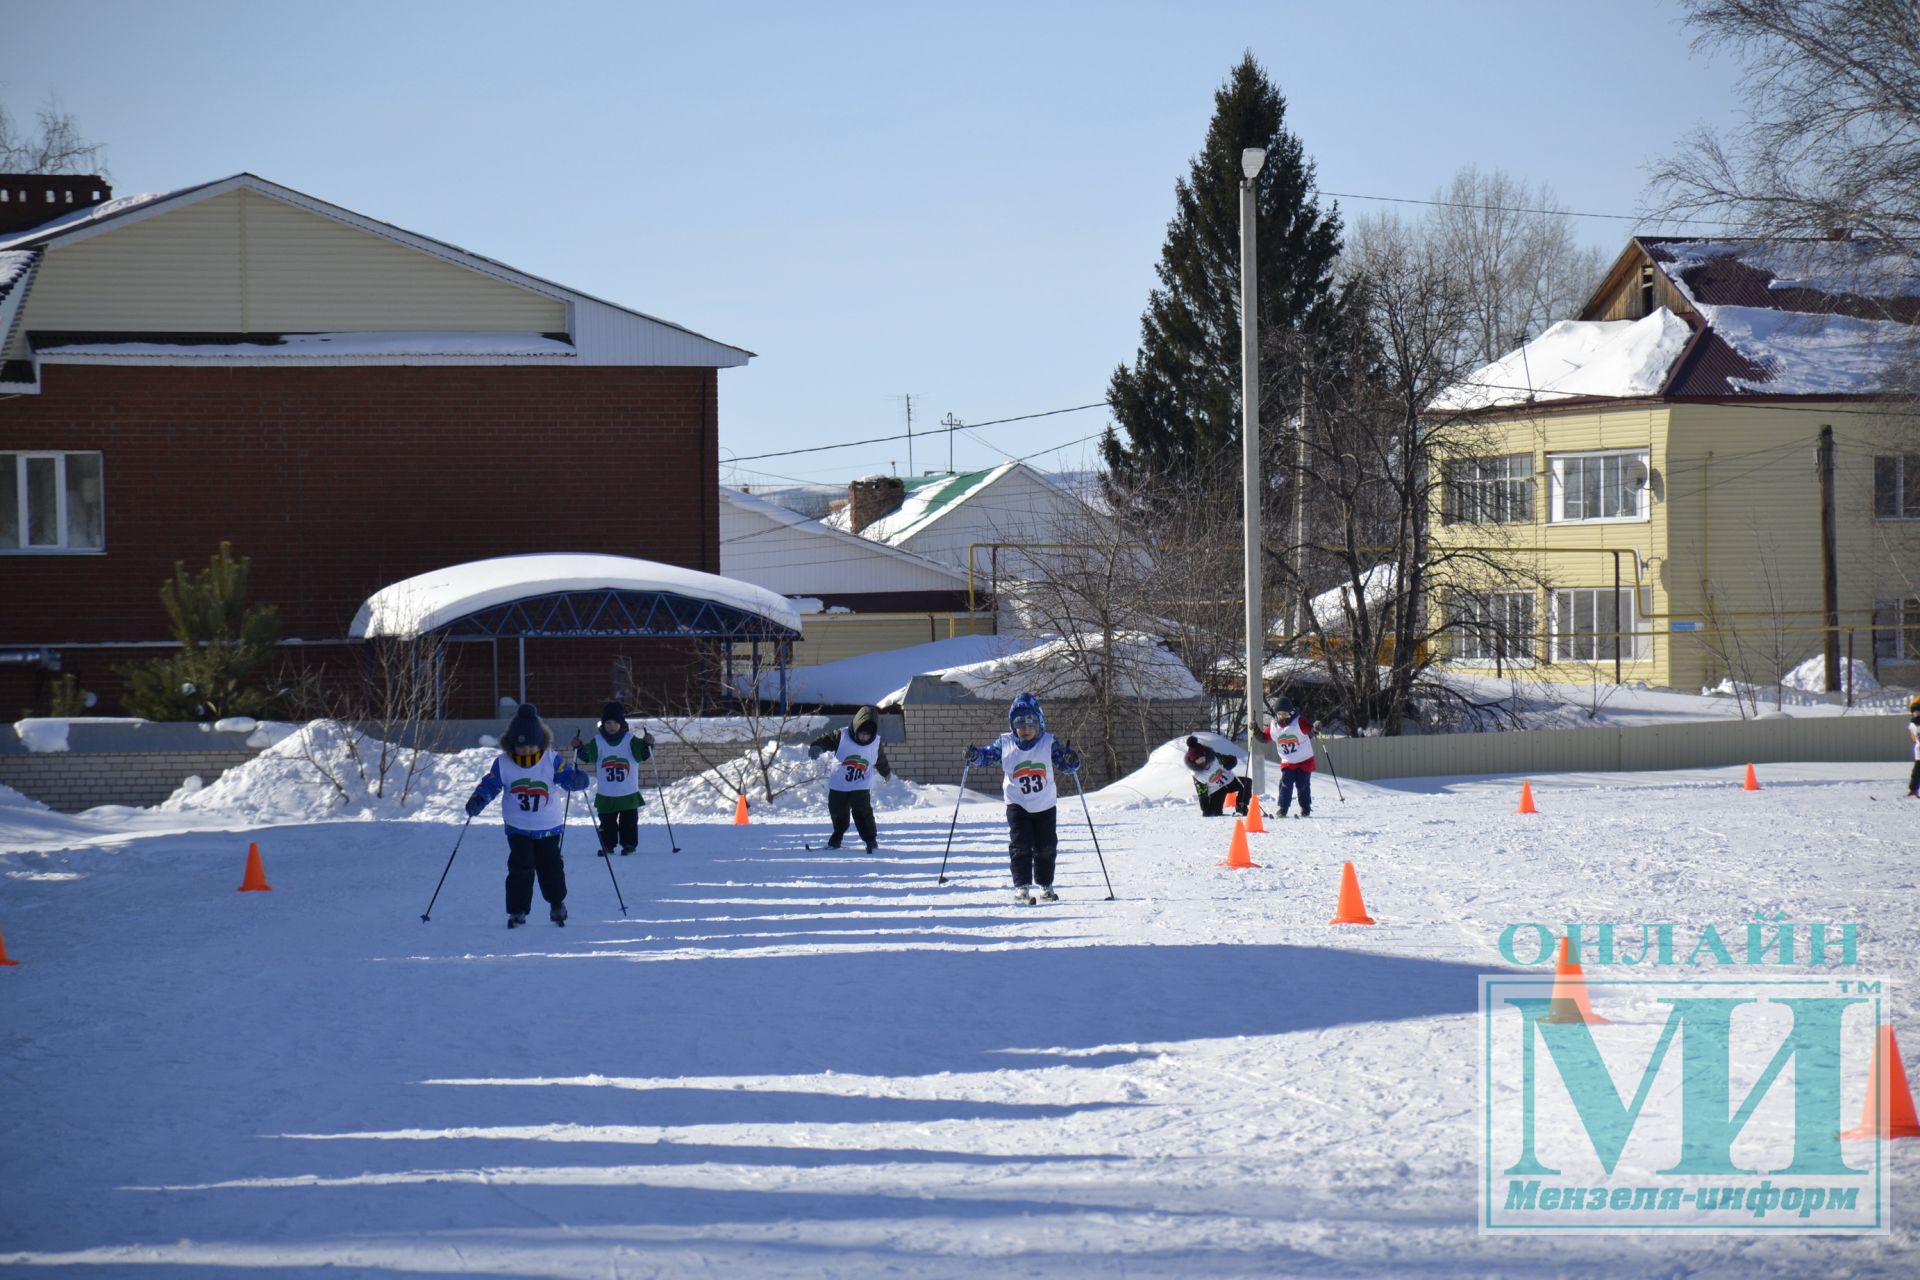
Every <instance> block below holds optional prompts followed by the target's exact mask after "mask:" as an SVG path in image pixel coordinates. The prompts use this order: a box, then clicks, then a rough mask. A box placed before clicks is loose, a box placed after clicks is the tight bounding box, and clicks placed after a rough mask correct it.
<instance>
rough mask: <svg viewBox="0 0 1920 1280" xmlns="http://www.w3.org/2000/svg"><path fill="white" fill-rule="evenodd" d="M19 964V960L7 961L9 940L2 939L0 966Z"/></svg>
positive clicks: (0, 943) (0, 939) (0, 942)
mask: <svg viewBox="0 0 1920 1280" xmlns="http://www.w3.org/2000/svg"><path fill="white" fill-rule="evenodd" d="M19 963H20V962H19V961H18V960H9V959H7V940H6V939H5V938H0V965H17V964H19Z"/></svg>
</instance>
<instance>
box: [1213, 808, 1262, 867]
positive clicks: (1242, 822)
mask: <svg viewBox="0 0 1920 1280" xmlns="http://www.w3.org/2000/svg"><path fill="white" fill-rule="evenodd" d="M1220 865H1221V866H1223V867H1236V868H1241V869H1245V868H1249V867H1251V868H1253V869H1254V870H1256V871H1257V870H1259V868H1260V864H1259V863H1257V862H1255V861H1254V860H1253V855H1252V854H1250V853H1248V852H1247V820H1246V819H1245V818H1235V819H1234V820H1233V843H1232V844H1229V845H1228V846H1227V860H1226V861H1225V862H1223V863H1221V864H1220Z"/></svg>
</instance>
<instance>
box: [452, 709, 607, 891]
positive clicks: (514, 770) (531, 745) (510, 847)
mask: <svg viewBox="0 0 1920 1280" xmlns="http://www.w3.org/2000/svg"><path fill="white" fill-rule="evenodd" d="M587 782H588V778H587V775H586V774H584V773H582V772H580V770H578V769H576V768H574V767H573V766H572V765H569V764H563V763H562V762H561V761H560V758H559V756H558V755H557V754H555V752H554V750H553V730H551V729H549V728H547V726H546V722H545V721H543V720H541V719H540V712H539V710H538V709H537V708H535V707H534V705H533V704H532V703H531V702H523V703H521V704H520V708H519V710H517V711H515V712H514V713H513V720H512V722H511V723H510V724H508V725H507V729H506V732H505V733H502V734H501V735H500V757H499V759H497V760H495V761H494V762H493V768H491V769H489V770H487V774H486V776H485V777H483V778H481V779H480V785H479V786H477V787H475V788H474V789H473V794H472V795H471V796H469V797H467V816H468V817H469V818H477V817H479V816H480V811H481V810H482V809H484V808H486V807H487V805H488V804H489V803H490V802H491V801H492V800H493V798H494V797H495V796H499V797H501V799H500V816H501V818H502V820H503V821H505V823H506V827H507V928H509V929H517V928H519V927H520V926H521V925H523V924H525V923H526V922H527V912H528V911H530V910H532V909H533V882H534V880H535V878H536V877H537V878H538V879H539V881H540V896H541V897H543V898H545V899H546V900H547V904H548V908H549V909H548V912H547V918H548V919H549V920H552V921H553V922H554V923H555V924H560V925H563V924H565V923H566V922H567V872H566V868H565V866H564V865H563V864H562V863H561V861H560V836H561V828H562V826H563V825H564V823H563V818H562V814H563V812H564V810H561V811H556V806H555V804H554V801H555V799H556V797H555V795H554V788H555V787H556V786H559V787H564V788H566V789H567V790H568V791H585V790H586V789H587Z"/></svg>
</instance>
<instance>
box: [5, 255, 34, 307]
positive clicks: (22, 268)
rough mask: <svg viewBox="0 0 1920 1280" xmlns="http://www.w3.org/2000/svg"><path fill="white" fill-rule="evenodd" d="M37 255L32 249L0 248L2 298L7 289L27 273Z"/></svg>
mask: <svg viewBox="0 0 1920 1280" xmlns="http://www.w3.org/2000/svg"><path fill="white" fill-rule="evenodd" d="M36 256H37V255H36V254H35V253H34V252H33V250H31V249H5V250H0V298H4V297H6V296H7V290H9V289H11V288H13V286H14V285H15V284H17V283H18V282H19V280H20V277H21V276H24V275H26V274H27V268H28V267H31V266H32V265H33V260H34V258H35V257H36Z"/></svg>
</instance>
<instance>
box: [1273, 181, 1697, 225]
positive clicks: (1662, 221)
mask: <svg viewBox="0 0 1920 1280" xmlns="http://www.w3.org/2000/svg"><path fill="white" fill-rule="evenodd" d="M1310 190H1311V191H1312V192H1313V193H1314V194H1315V195H1318V196H1332V197H1333V198H1334V199H1336V200H1378V201H1381V202H1383V203H1385V204H1422V205H1427V206H1429V207H1432V208H1439V209H1473V210H1477V211H1478V212H1481V213H1541V214H1546V215H1547V216H1549V217H1555V218H1607V219H1609V220H1611V221H1614V222H1653V223H1655V224H1657V225H1666V224H1668V223H1671V224H1673V225H1674V226H1698V227H1730V226H1732V225H1734V224H1733V223H1731V222H1724V221H1717V220H1714V219H1710V218H1643V217H1641V216H1639V215H1638V214H1632V213H1583V212H1581V211H1580V210H1577V209H1527V208H1521V207H1517V206H1513V205H1500V204H1468V203H1467V202H1465V201H1463V200H1415V199H1413V198H1412V197H1410V196H1369V195H1361V194H1360V193H1358V192H1355V191H1328V190H1325V189H1324V188H1321V187H1312V188H1310Z"/></svg>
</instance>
